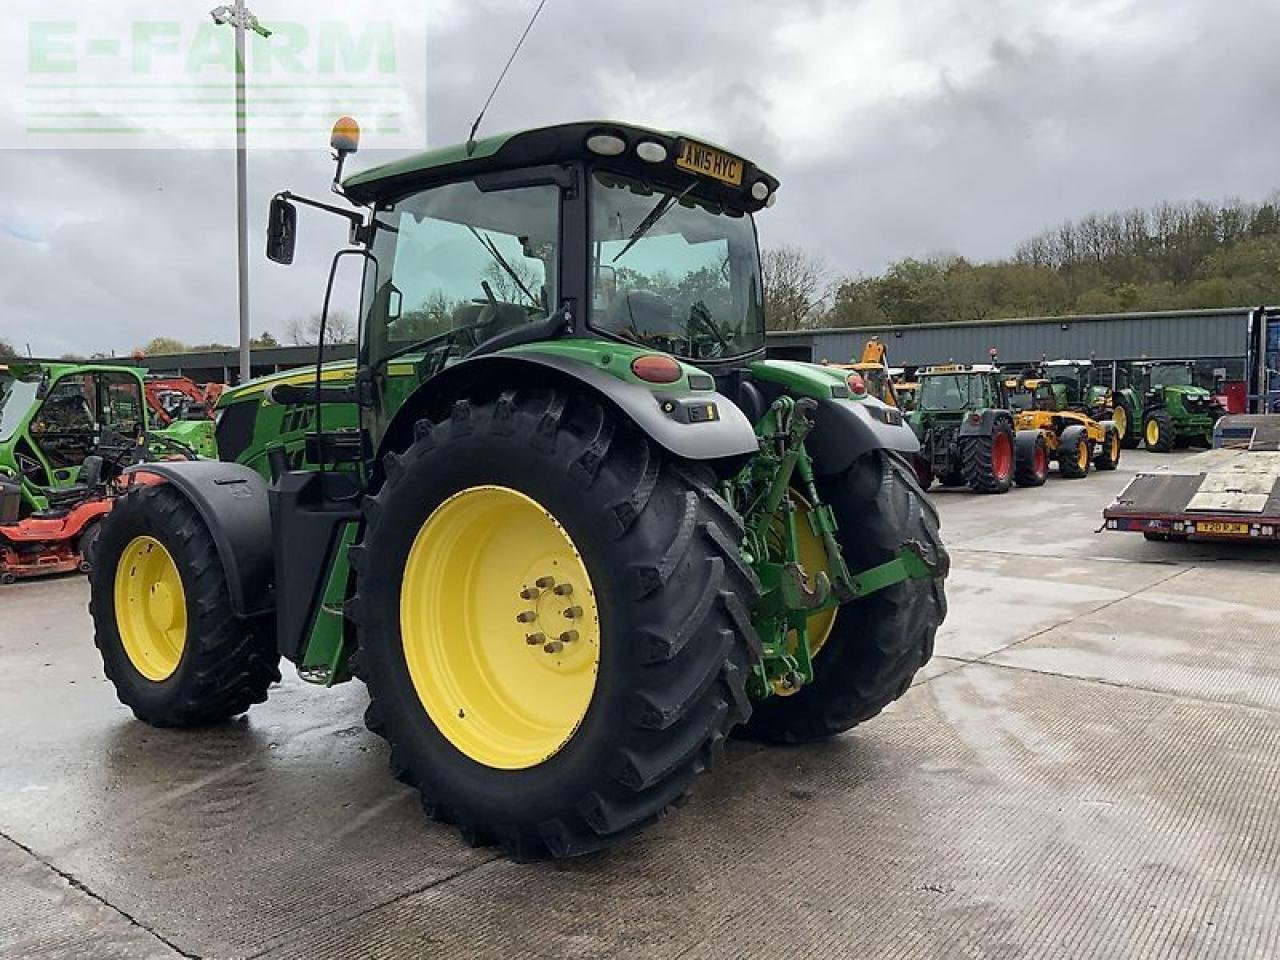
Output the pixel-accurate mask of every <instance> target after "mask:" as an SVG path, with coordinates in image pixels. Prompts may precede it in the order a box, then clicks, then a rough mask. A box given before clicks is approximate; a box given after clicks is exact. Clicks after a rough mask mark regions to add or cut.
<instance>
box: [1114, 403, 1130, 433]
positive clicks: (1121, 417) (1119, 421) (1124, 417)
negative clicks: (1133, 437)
mask: <svg viewBox="0 0 1280 960" xmlns="http://www.w3.org/2000/svg"><path fill="white" fill-rule="evenodd" d="M1111 422H1112V423H1114V424H1115V425H1116V433H1118V434H1119V435H1120V436H1122V437H1123V436H1124V435H1125V434H1126V433H1128V432H1129V414H1127V413H1125V410H1124V407H1116V408H1115V409H1114V410H1112V411H1111Z"/></svg>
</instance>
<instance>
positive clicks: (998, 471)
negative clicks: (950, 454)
mask: <svg viewBox="0 0 1280 960" xmlns="http://www.w3.org/2000/svg"><path fill="white" fill-rule="evenodd" d="M960 464H961V472H962V473H963V474H964V482H965V483H967V484H968V485H969V489H970V490H972V491H973V492H974V493H1008V492H1009V488H1010V487H1011V486H1013V469H1014V447H1013V427H1012V425H1010V424H1009V423H1008V422H1007V421H1004V420H997V421H996V423H995V425H994V426H993V427H992V430H991V433H989V434H987V435H986V436H971V437H961V438H960Z"/></svg>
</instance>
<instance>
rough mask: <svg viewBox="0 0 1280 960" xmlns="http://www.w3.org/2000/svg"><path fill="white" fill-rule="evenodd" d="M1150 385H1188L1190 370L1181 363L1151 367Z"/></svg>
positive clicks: (1189, 384) (1189, 383) (1190, 383)
mask: <svg viewBox="0 0 1280 960" xmlns="http://www.w3.org/2000/svg"><path fill="white" fill-rule="evenodd" d="M1151 385H1152V386H1153V387H1190V386H1193V384H1192V382H1191V371H1190V370H1189V369H1187V368H1186V367H1184V366H1183V365H1182V364H1178V365H1176V366H1173V365H1170V366H1167V367H1152V368H1151Z"/></svg>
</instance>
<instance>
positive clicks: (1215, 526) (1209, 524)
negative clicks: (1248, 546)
mask: <svg viewBox="0 0 1280 960" xmlns="http://www.w3.org/2000/svg"><path fill="white" fill-rule="evenodd" d="M1196 533H1226V534H1231V535H1232V536H1237V537H1247V536H1248V535H1249V525H1248V524H1247V523H1222V522H1220V521H1217V520H1197V521H1196Z"/></svg>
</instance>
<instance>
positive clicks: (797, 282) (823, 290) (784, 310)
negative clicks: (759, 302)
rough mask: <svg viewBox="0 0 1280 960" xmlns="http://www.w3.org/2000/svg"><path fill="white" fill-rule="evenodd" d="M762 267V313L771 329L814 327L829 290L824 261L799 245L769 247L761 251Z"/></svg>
mask: <svg viewBox="0 0 1280 960" xmlns="http://www.w3.org/2000/svg"><path fill="white" fill-rule="evenodd" d="M760 262H761V266H762V267H763V269H764V302H765V316H766V317H767V318H768V321H769V328H770V329H772V330H800V329H803V328H804V327H808V326H813V325H814V324H815V321H816V318H817V317H819V316H820V315H821V309H820V308H821V303H822V301H823V300H824V299H825V298H826V296H827V293H828V292H829V286H830V283H829V280H828V277H827V268H826V264H825V263H823V261H822V259H821V258H819V257H815V256H812V255H811V254H809V253H806V252H805V251H804V250H802V249H800V248H799V247H794V246H785V245H784V246H781V247H769V248H767V249H765V250H764V251H762V252H761V254H760Z"/></svg>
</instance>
